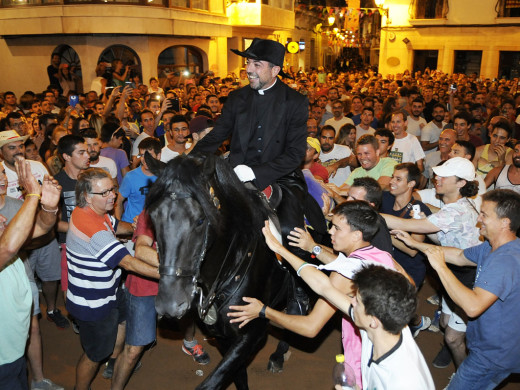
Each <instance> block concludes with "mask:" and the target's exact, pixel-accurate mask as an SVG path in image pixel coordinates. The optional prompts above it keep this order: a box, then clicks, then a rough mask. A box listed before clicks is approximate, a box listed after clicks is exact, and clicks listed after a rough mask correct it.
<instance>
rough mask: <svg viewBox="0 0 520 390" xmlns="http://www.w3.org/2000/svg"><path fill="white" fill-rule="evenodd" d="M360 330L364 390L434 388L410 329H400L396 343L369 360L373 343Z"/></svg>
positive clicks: (426, 389)
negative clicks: (383, 353) (382, 353)
mask: <svg viewBox="0 0 520 390" xmlns="http://www.w3.org/2000/svg"><path fill="white" fill-rule="evenodd" d="M360 332H361V345H362V347H361V376H362V378H363V389H364V390H373V389H377V390H419V389H421V390H434V389H435V385H434V384H433V379H432V375H431V373H430V370H429V369H428V365H427V364H426V362H425V361H424V356H423V355H422V353H421V351H420V350H419V347H418V346H417V344H416V343H415V340H414V339H413V337H412V334H411V332H410V329H409V328H408V327H405V328H404V329H403V330H402V331H401V339H400V340H399V342H398V343H397V345H396V346H395V347H394V348H392V349H391V350H390V351H388V352H387V353H386V354H385V355H383V356H382V357H380V358H379V359H378V360H372V353H373V349H374V345H373V344H372V341H371V340H370V339H369V338H368V335H367V332H365V331H364V330H360Z"/></svg>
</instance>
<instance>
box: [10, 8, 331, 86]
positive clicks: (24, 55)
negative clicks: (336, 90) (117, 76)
mask: <svg viewBox="0 0 520 390" xmlns="http://www.w3.org/2000/svg"><path fill="white" fill-rule="evenodd" d="M1 1H2V3H1V7H0V56H1V58H2V61H1V62H0V72H1V74H2V77H1V78H0V91H6V90H11V91H14V92H15V93H16V94H17V95H18V96H20V95H21V94H22V93H23V92H24V91H26V90H33V91H35V92H39V91H42V90H44V89H45V88H46V87H47V85H48V84H49V80H48V77H47V72H46V68H47V66H48V65H49V64H50V59H51V55H52V53H55V52H57V53H60V54H61V55H62V62H67V63H69V64H70V65H71V66H74V67H75V73H76V74H77V75H78V76H79V78H80V80H79V86H78V89H82V90H83V91H84V92H86V91H88V90H89V89H90V85H91V82H92V80H93V79H94V78H95V77H96V74H95V69H96V65H97V63H98V62H100V61H104V62H111V61H112V60H114V59H121V60H122V61H123V63H124V64H125V65H129V66H130V67H131V70H133V71H134V72H135V73H138V74H140V75H142V79H143V82H144V83H145V84H147V83H148V80H149V78H150V77H156V76H158V77H159V78H163V77H166V75H167V74H168V73H169V72H177V71H182V72H185V73H186V74H187V72H189V73H190V74H196V73H199V74H200V73H205V72H208V71H213V72H214V73H215V75H217V76H220V77H226V76H227V75H228V74H230V73H235V74H236V75H238V74H239V70H240V68H241V67H242V66H243V65H244V60H243V58H242V57H239V56H236V55H234V54H232V53H231V52H230V50H229V49H231V48H236V49H239V50H244V49H245V48H247V46H248V45H249V43H250V41H251V40H252V39H253V38H254V37H260V38H269V39H274V40H277V41H278V42H281V43H283V44H286V43H287V42H289V41H291V40H292V41H298V42H302V43H303V45H302V46H301V48H303V49H304V50H303V51H299V52H297V53H294V54H289V53H287V55H286V66H287V67H289V66H294V67H297V68H300V67H301V68H302V69H306V68H309V67H310V66H311V64H314V66H317V65H319V64H320V63H321V58H322V53H321V49H320V45H319V40H320V36H319V35H317V34H316V33H315V32H314V31H313V30H312V26H310V27H308V26H307V25H305V23H307V22H308V21H307V20H306V19H305V18H304V17H298V18H297V17H296V15H295V11H294V3H293V1H292V0H251V1H249V2H248V1H239V2H238V1H232V0H231V1H230V0H125V1H120V0H115V1H114V0H1ZM302 23H303V24H302Z"/></svg>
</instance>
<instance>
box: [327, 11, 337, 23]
mask: <svg viewBox="0 0 520 390" xmlns="http://www.w3.org/2000/svg"><path fill="white" fill-rule="evenodd" d="M327 21H328V22H329V26H332V25H333V24H334V22H335V21H336V17H335V16H334V15H333V14H330V15H329V17H328V19H327Z"/></svg>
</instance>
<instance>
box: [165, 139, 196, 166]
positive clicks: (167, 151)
mask: <svg viewBox="0 0 520 390" xmlns="http://www.w3.org/2000/svg"><path fill="white" fill-rule="evenodd" d="M190 147H191V144H190V143H186V145H185V148H186V149H189V148H190ZM179 154H180V153H179V152H175V151H173V150H171V149H170V148H169V147H168V145H166V146H165V147H164V148H162V149H161V161H162V162H163V163H167V162H168V161H170V160H172V159H174V158H175V157H177V156H178V155H179Z"/></svg>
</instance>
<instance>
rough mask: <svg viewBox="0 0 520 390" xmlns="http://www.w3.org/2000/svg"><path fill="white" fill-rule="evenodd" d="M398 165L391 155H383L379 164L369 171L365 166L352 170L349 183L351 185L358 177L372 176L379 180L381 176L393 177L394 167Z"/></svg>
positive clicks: (348, 179)
mask: <svg viewBox="0 0 520 390" xmlns="http://www.w3.org/2000/svg"><path fill="white" fill-rule="evenodd" d="M396 165H397V161H395V160H394V159H393V158H390V157H383V158H382V159H380V160H379V162H378V163H377V165H376V166H375V167H374V168H372V169H371V170H369V171H367V170H366V169H365V168H363V167H358V168H356V169H354V171H352V173H351V174H350V176H349V177H348V178H347V181H346V182H345V183H347V184H348V185H349V186H351V185H352V183H353V182H354V179H357V178H358V177H367V176H368V177H371V178H372V179H375V180H378V179H379V178H380V177H381V176H388V177H392V174H393V173H394V167H395V166H396Z"/></svg>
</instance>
